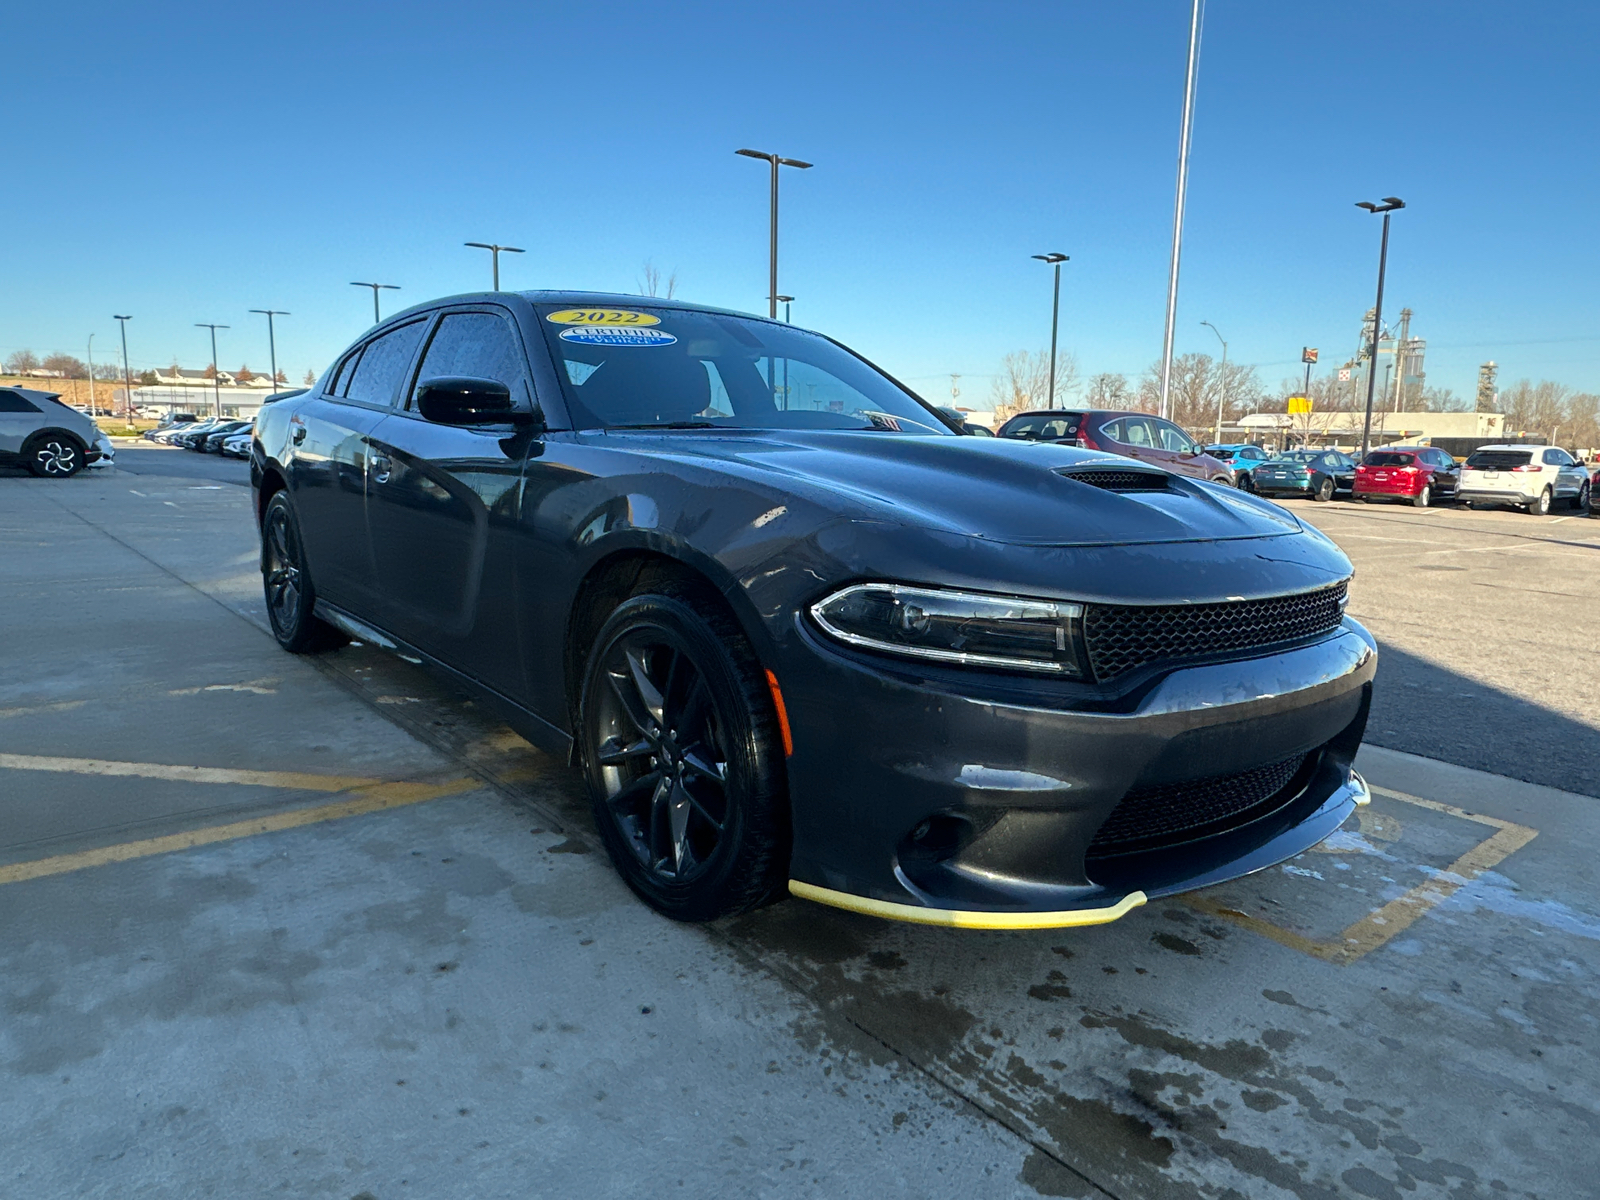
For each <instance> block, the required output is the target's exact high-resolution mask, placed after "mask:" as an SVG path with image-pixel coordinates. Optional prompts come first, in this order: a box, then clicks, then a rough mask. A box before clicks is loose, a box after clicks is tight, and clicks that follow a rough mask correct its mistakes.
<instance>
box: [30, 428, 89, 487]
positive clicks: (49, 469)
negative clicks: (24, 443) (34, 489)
mask: <svg viewBox="0 0 1600 1200" xmlns="http://www.w3.org/2000/svg"><path fill="white" fill-rule="evenodd" d="M23 454H24V456H25V457H26V458H27V462H28V470H30V471H32V472H33V473H34V474H35V475H37V476H39V478H41V479H69V478H71V477H72V476H74V475H76V474H77V473H78V472H79V471H81V470H83V463H84V450H83V445H82V443H80V442H79V441H78V439H77V438H75V437H71V436H69V435H68V434H65V433H44V434H40V435H39V436H38V437H36V438H34V439H33V441H31V442H29V443H28V448H27V449H26V450H25V451H23Z"/></svg>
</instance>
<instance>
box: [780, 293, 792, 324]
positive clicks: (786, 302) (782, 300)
mask: <svg viewBox="0 0 1600 1200" xmlns="http://www.w3.org/2000/svg"><path fill="white" fill-rule="evenodd" d="M778 301H779V303H781V304H782V305H783V323H784V324H785V325H787V324H789V305H791V304H793V303H794V297H793V296H779V297H778Z"/></svg>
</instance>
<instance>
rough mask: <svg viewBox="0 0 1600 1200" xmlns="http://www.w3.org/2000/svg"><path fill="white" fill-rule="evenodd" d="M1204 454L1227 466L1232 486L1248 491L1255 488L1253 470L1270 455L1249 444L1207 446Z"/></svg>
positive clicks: (1236, 443) (1235, 443)
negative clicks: (1231, 475)
mask: <svg viewBox="0 0 1600 1200" xmlns="http://www.w3.org/2000/svg"><path fill="white" fill-rule="evenodd" d="M1206 453H1207V454H1209V455H1210V456H1211V457H1212V458H1214V459H1216V460H1217V461H1218V462H1225V463H1227V464H1228V468H1229V470H1231V471H1232V472H1233V486H1234V487H1237V488H1243V489H1244V490H1245V491H1247V492H1248V491H1250V490H1251V489H1253V488H1254V487H1255V478H1254V475H1255V469H1256V468H1257V467H1259V466H1260V465H1261V464H1262V463H1264V462H1266V461H1267V459H1269V458H1271V457H1272V455H1270V454H1268V453H1267V452H1266V451H1265V450H1263V449H1262V448H1261V447H1260V446H1254V445H1251V444H1250V443H1249V442H1233V443H1230V444H1228V445H1225V446H1207V447H1206Z"/></svg>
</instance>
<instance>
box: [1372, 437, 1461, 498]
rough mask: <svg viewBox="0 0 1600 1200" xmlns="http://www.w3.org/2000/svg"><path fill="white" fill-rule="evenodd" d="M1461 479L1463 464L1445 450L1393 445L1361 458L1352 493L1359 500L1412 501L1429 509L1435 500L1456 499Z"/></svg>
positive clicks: (1430, 447)
mask: <svg viewBox="0 0 1600 1200" xmlns="http://www.w3.org/2000/svg"><path fill="white" fill-rule="evenodd" d="M1460 482H1461V466H1460V464H1458V463H1457V462H1456V460H1455V459H1453V458H1451V457H1450V455H1448V454H1446V453H1445V452H1444V451H1443V450H1435V449H1434V448H1433V447H1432V446H1391V447H1390V448H1388V449H1387V450H1373V451H1372V452H1370V453H1369V454H1368V455H1367V456H1366V458H1364V459H1362V460H1361V462H1360V464H1359V465H1357V467H1356V483H1355V487H1354V489H1353V490H1352V494H1353V495H1354V496H1355V498H1356V499H1357V500H1373V499H1388V500H1409V501H1410V502H1411V503H1412V504H1414V505H1415V506H1416V507H1417V508H1427V507H1428V505H1430V504H1432V503H1433V502H1434V501H1435V500H1445V499H1454V498H1455V494H1456V488H1457V487H1458V486H1459V484H1460Z"/></svg>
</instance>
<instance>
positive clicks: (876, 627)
mask: <svg viewBox="0 0 1600 1200" xmlns="http://www.w3.org/2000/svg"><path fill="white" fill-rule="evenodd" d="M1082 616H1083V605H1081V604H1071V603H1068V602H1065V601H1060V600H1029V599H1025V598H1023V597H1020V596H986V595H983V594H981V593H978V592H956V591H946V590H945V589H943V588H938V589H935V588H918V587H905V586H903V585H901V584H896V583H860V584H856V585H854V586H852V587H847V588H845V589H843V590H842V591H838V592H835V593H834V594H833V595H831V596H829V597H828V598H827V599H825V600H820V601H818V602H817V603H816V604H813V605H812V606H811V617H812V619H813V620H814V621H816V623H817V624H818V625H820V626H821V627H822V628H823V629H824V630H826V631H827V632H828V633H829V634H831V635H832V636H834V637H836V638H838V639H839V640H840V641H841V642H847V643H849V644H850V645H852V646H864V647H866V648H867V649H870V650H880V651H883V652H884V653H886V654H898V655H904V656H908V657H911V658H928V659H935V660H937V661H939V662H950V663H961V664H964V665H966V666H975V667H1007V668H1010V669H1011V670H1024V671H1048V672H1051V673H1052V674H1056V675H1068V676H1073V677H1078V678H1081V677H1082V676H1083V674H1084V671H1083V668H1082V667H1081V666H1080V664H1079V658H1078V652H1077V641H1078V639H1077V626H1078V622H1079V620H1080V619H1081V618H1082Z"/></svg>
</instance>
